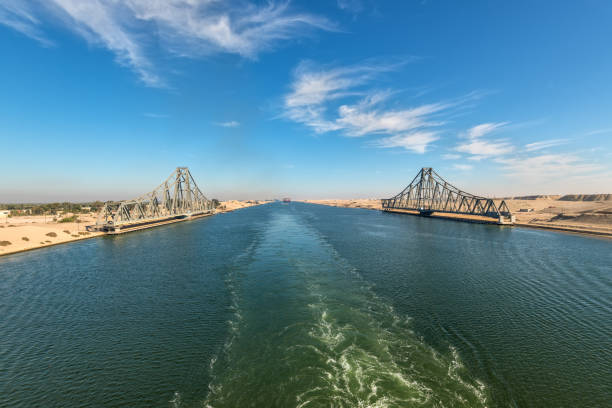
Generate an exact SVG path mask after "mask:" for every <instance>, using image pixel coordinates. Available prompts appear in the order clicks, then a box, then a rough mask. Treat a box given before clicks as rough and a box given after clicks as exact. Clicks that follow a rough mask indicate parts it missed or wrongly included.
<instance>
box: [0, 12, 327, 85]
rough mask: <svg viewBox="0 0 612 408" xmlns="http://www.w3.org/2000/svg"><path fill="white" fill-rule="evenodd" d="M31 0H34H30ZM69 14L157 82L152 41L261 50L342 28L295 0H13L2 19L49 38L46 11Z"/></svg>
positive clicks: (182, 50) (84, 31) (201, 50)
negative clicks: (292, 3) (264, 0)
mask: <svg viewBox="0 0 612 408" xmlns="http://www.w3.org/2000/svg"><path fill="white" fill-rule="evenodd" d="M28 5H32V7H29V6H28ZM34 9H37V10H38V12H39V13H40V14H42V13H44V16H42V15H40V16H38V17H39V18H42V17H46V18H49V19H54V20H57V21H59V22H62V23H63V24H64V25H65V26H66V27H68V28H70V29H72V30H74V31H75V32H76V33H78V34H79V35H81V36H83V37H84V38H85V39H86V40H87V41H88V42H90V43H92V44H96V45H100V46H102V47H104V48H107V49H109V50H110V51H112V52H113V53H114V54H115V56H116V59H117V61H118V62H119V63H120V64H122V65H125V66H128V67H130V68H132V69H133V70H134V71H135V72H136V73H137V74H138V76H139V77H140V79H141V80H142V81H143V82H144V83H145V84H147V85H149V86H156V87H159V86H164V85H165V82H164V80H163V79H162V78H161V77H160V75H159V72H158V69H157V67H156V66H155V63H154V62H153V61H152V59H151V57H150V55H149V54H150V53H149V52H147V50H148V49H149V48H150V46H151V45H152V44H158V45H159V46H160V47H161V48H162V49H164V50H166V51H168V52H170V53H171V54H173V55H176V56H182V57H200V56H205V55H210V54H214V53H230V54H237V55H240V56H242V57H246V58H256V57H257V55H258V54H260V53H261V52H264V51H267V50H270V49H273V48H274V47H275V46H276V45H277V44H278V43H279V42H281V41H286V40H290V39H292V38H295V37H300V36H304V35H307V34H308V33H309V32H311V31H312V30H313V29H319V30H334V29H335V26H334V25H333V24H332V23H330V22H329V21H328V20H327V19H325V18H323V17H320V16H316V15H313V14H308V13H299V12H295V11H292V10H290V9H289V5H288V3H280V4H277V3H274V2H269V3H268V4H267V5H265V6H256V5H254V4H252V3H248V2H241V3H237V2H232V3H231V4H230V3H229V2H219V1H215V0H125V1H116V0H91V1H82V0H50V1H49V2H42V1H40V0H29V1H21V2H16V1H13V0H5V3H3V4H2V5H0V23H2V24H5V25H8V26H10V27H12V28H14V29H17V30H19V31H21V32H23V33H25V34H27V35H29V36H30V37H33V38H37V37H38V38H43V37H42V36H41V34H40V31H39V28H38V26H39V24H38V21H39V18H37V17H35V16H34V14H30V13H29V10H34Z"/></svg>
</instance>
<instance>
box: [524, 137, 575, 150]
mask: <svg viewBox="0 0 612 408" xmlns="http://www.w3.org/2000/svg"><path fill="white" fill-rule="evenodd" d="M567 142H568V140H567V139H550V140H542V141H540V142H533V143H528V144H526V145H525V150H526V151H528V152H534V151H536V150H542V149H548V148H550V147H555V146H560V145H563V144H566V143H567Z"/></svg>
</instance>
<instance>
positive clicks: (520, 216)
mask: <svg viewBox="0 0 612 408" xmlns="http://www.w3.org/2000/svg"><path fill="white" fill-rule="evenodd" d="M608 196H610V195H608V194H602V195H599V197H600V198H608ZM567 197H568V196H526V197H521V199H506V203H507V204H508V207H509V208H510V211H512V213H513V214H514V215H515V216H516V224H515V225H517V226H520V227H523V226H524V227H532V228H542V229H550V230H555V231H566V232H575V233H581V234H594V235H599V236H607V237H612V201H610V200H607V199H606V200H602V201H596V200H591V196H588V198H587V199H584V197H587V196H583V195H576V196H575V197H576V199H577V200H576V201H568V198H567ZM578 199H580V200H578ZM303 201H304V202H306V203H312V204H321V205H329V206H334V207H345V208H366V209H372V210H382V206H381V203H380V200H378V199H371V198H369V199H352V200H303ZM521 210H523V211H521ZM448 218H452V217H448Z"/></svg>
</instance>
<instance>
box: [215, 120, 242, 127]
mask: <svg viewBox="0 0 612 408" xmlns="http://www.w3.org/2000/svg"><path fill="white" fill-rule="evenodd" d="M215 125H217V126H221V127H226V128H235V127H238V126H240V122H237V121H235V120H230V121H229V122H218V123H215Z"/></svg>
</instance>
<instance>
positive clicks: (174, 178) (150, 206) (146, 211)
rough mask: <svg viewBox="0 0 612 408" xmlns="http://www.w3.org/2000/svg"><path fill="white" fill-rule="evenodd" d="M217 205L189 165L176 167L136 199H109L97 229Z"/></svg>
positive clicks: (207, 209) (163, 218)
mask: <svg viewBox="0 0 612 408" xmlns="http://www.w3.org/2000/svg"><path fill="white" fill-rule="evenodd" d="M214 209H215V205H214V203H213V201H212V200H209V199H208V198H206V196H205V195H204V194H203V193H202V191H200V189H199V188H198V185H197V184H196V182H195V180H194V179H193V177H192V176H191V173H190V172H189V169H188V168H187V167H177V168H176V170H174V171H173V172H172V174H170V176H169V177H168V178H167V179H166V181H164V182H163V183H161V184H160V185H159V186H157V188H155V189H154V190H153V191H151V192H150V193H146V194H144V195H141V196H140V197H138V198H135V199H133V200H125V201H120V202H107V203H105V204H104V207H103V208H102V210H101V211H100V213H99V214H98V220H97V222H96V225H95V227H94V229H95V230H98V231H105V232H118V231H120V230H121V228H130V227H138V226H144V225H148V224H155V223H159V222H164V221H172V220H178V219H184V218H191V217H195V216H202V215H206V214H210V213H212V212H213V211H214Z"/></svg>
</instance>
